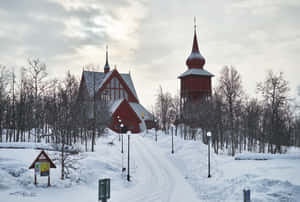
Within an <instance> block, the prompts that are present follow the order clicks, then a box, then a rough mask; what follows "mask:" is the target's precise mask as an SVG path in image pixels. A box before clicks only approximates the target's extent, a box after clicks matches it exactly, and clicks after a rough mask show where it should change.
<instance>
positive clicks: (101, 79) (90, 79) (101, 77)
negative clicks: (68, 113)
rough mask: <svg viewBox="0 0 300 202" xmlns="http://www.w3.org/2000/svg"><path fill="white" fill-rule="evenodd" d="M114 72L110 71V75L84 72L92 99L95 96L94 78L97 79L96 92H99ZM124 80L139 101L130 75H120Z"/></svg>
mask: <svg viewBox="0 0 300 202" xmlns="http://www.w3.org/2000/svg"><path fill="white" fill-rule="evenodd" d="M112 72H113V71H110V72H108V73H106V74H105V73H104V72H92V71H83V74H84V78H85V82H86V87H87V89H88V92H89V95H90V96H91V97H92V96H94V91H93V90H94V78H95V92H97V91H98V90H99V89H100V88H101V87H102V86H103V85H104V83H105V82H106V81H107V79H108V78H109V77H110V76H111V74H112ZM120 76H121V77H122V79H123V80H124V81H125V83H126V84H127V86H128V88H129V89H130V90H131V92H132V93H133V95H134V96H135V97H136V99H137V100H138V96H137V93H136V91H135V88H134V85H133V82H132V79H131V76H130V74H120Z"/></svg>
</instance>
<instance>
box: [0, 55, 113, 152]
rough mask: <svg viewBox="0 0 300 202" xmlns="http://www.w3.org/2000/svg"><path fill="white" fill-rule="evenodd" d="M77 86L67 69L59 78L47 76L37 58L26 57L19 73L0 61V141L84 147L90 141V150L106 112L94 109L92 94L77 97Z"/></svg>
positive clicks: (106, 123) (105, 120) (106, 121)
mask: <svg viewBox="0 0 300 202" xmlns="http://www.w3.org/2000/svg"><path fill="white" fill-rule="evenodd" d="M78 90H79V80H78V79H77V78H76V77H75V76H74V75H72V74H71V73H70V72H68V73H67V74H66V76H65V77H64V79H62V80H58V79H49V77H48V74H47V68H46V64H44V63H43V62H41V61H40V60H39V59H28V64H27V65H26V67H22V68H20V76H19V77H16V72H15V71H14V70H13V68H8V67H6V66H4V65H0V142H25V141H34V142H41V141H45V142H47V143H54V144H62V145H72V144H74V143H80V144H85V148H86V150H88V142H91V147H90V148H91V150H92V151H93V150H94V144H95V137H96V136H97V135H101V134H102V132H103V130H104V128H105V127H106V126H107V125H108V123H109V121H110V114H109V113H108V110H107V108H105V109H103V110H101V112H99V111H97V109H95V108H96V107H95V100H94V99H93V98H84V99H78ZM93 110H94V113H93ZM89 113H90V114H89ZM91 113H93V115H91ZM103 113H105V114H103ZM93 117H95V118H93ZM62 148H64V147H62Z"/></svg>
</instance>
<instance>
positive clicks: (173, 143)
mask: <svg viewBox="0 0 300 202" xmlns="http://www.w3.org/2000/svg"><path fill="white" fill-rule="evenodd" d="M171 127H172V126H171ZM173 139H174V138H173V129H172V152H171V153H172V154H174V140H173Z"/></svg>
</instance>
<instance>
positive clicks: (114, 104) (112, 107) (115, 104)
mask: <svg viewBox="0 0 300 202" xmlns="http://www.w3.org/2000/svg"><path fill="white" fill-rule="evenodd" d="M123 101H124V99H119V100H114V101H110V102H109V103H108V106H109V111H110V112H111V113H112V114H113V113H114V112H115V111H116V110H117V109H118V108H119V106H120V105H121V104H122V102H123ZM129 105H130V107H131V108H132V109H133V111H134V112H135V113H136V115H137V116H138V117H139V119H140V120H153V116H152V114H151V113H150V112H149V111H148V110H147V109H145V108H144V107H143V105H141V104H139V103H136V102H129ZM143 113H144V119H143V117H142V114H143Z"/></svg>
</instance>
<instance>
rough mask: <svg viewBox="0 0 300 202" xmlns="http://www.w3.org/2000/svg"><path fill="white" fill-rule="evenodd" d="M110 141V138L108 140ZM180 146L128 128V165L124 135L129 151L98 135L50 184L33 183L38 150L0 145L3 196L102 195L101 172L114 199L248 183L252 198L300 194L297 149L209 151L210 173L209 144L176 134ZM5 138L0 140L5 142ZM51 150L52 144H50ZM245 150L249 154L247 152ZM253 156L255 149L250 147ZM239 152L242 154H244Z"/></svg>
mask: <svg viewBox="0 0 300 202" xmlns="http://www.w3.org/2000/svg"><path fill="white" fill-rule="evenodd" d="M111 142H113V144H110V143H111ZM174 144H175V154H171V152H170V151H171V137H170V135H165V134H162V133H159V136H158V142H155V141H154V131H149V133H148V134H133V135H131V144H130V145H131V147H130V154H131V155H130V158H131V161H130V173H131V182H127V180H126V174H127V173H124V174H123V175H122V172H121V168H122V162H123V164H124V167H127V138H125V136H124V150H125V151H124V155H123V161H122V155H121V152H120V149H121V145H120V142H119V141H118V135H117V134H115V133H113V132H110V135H108V136H106V137H102V138H100V139H98V141H97V144H96V146H95V150H96V151H95V152H94V153H92V152H84V153H80V154H76V155H74V156H73V158H74V159H78V160H77V162H76V163H75V167H77V169H76V170H73V172H72V173H71V174H70V177H69V178H68V179H65V180H64V181H62V180H60V166H59V164H58V163H57V166H58V167H57V168H56V169H51V184H52V186H51V187H50V188H48V187H47V178H43V177H38V185H37V186H35V185H34V184H33V170H28V167H29V166H30V164H31V163H32V161H33V160H34V159H35V157H36V156H37V155H38V153H39V152H40V151H39V150H36V149H32V147H33V146H32V147H31V146H28V145H27V146H26V147H25V148H26V149H0V201H1V202H2V201H3V202H4V201H5V202H12V201H17V202H18V201H32V202H37V201H43V202H50V201H56V202H57V201H72V202H73V201H74V202H77V201H78V202H79V201H80V202H82V201H84V202H89V201H98V199H97V197H98V196H97V195H98V179H101V178H111V199H110V200H109V201H111V202H119V201H124V202H126V201H128V202H132V201H136V202H144V201H149V202H185V201H189V202H190V201H191V202H193V201H229V202H231V201H242V197H243V195H242V194H243V192H242V191H243V189H250V190H251V199H252V201H299V199H300V175H299V169H300V150H299V149H297V148H296V149H294V150H293V151H292V153H291V154H288V155H287V156H289V155H290V157H291V158H289V157H287V156H285V157H284V158H280V157H282V156H278V157H274V156H273V157H272V158H268V159H269V160H266V161H256V160H243V161H240V160H234V158H233V157H230V156H226V155H215V154H213V153H212V154H211V175H212V177H211V178H207V174H208V173H207V145H204V144H202V143H201V142H200V141H197V142H196V141H184V140H182V139H180V138H179V137H174ZM2 146H3V145H2ZM46 152H47V153H48V154H49V156H50V157H53V158H54V157H55V156H57V152H55V151H46ZM245 155H246V154H245ZM247 155H248V156H251V154H247ZM247 155H246V156H244V157H243V156H241V158H246V157H247Z"/></svg>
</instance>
